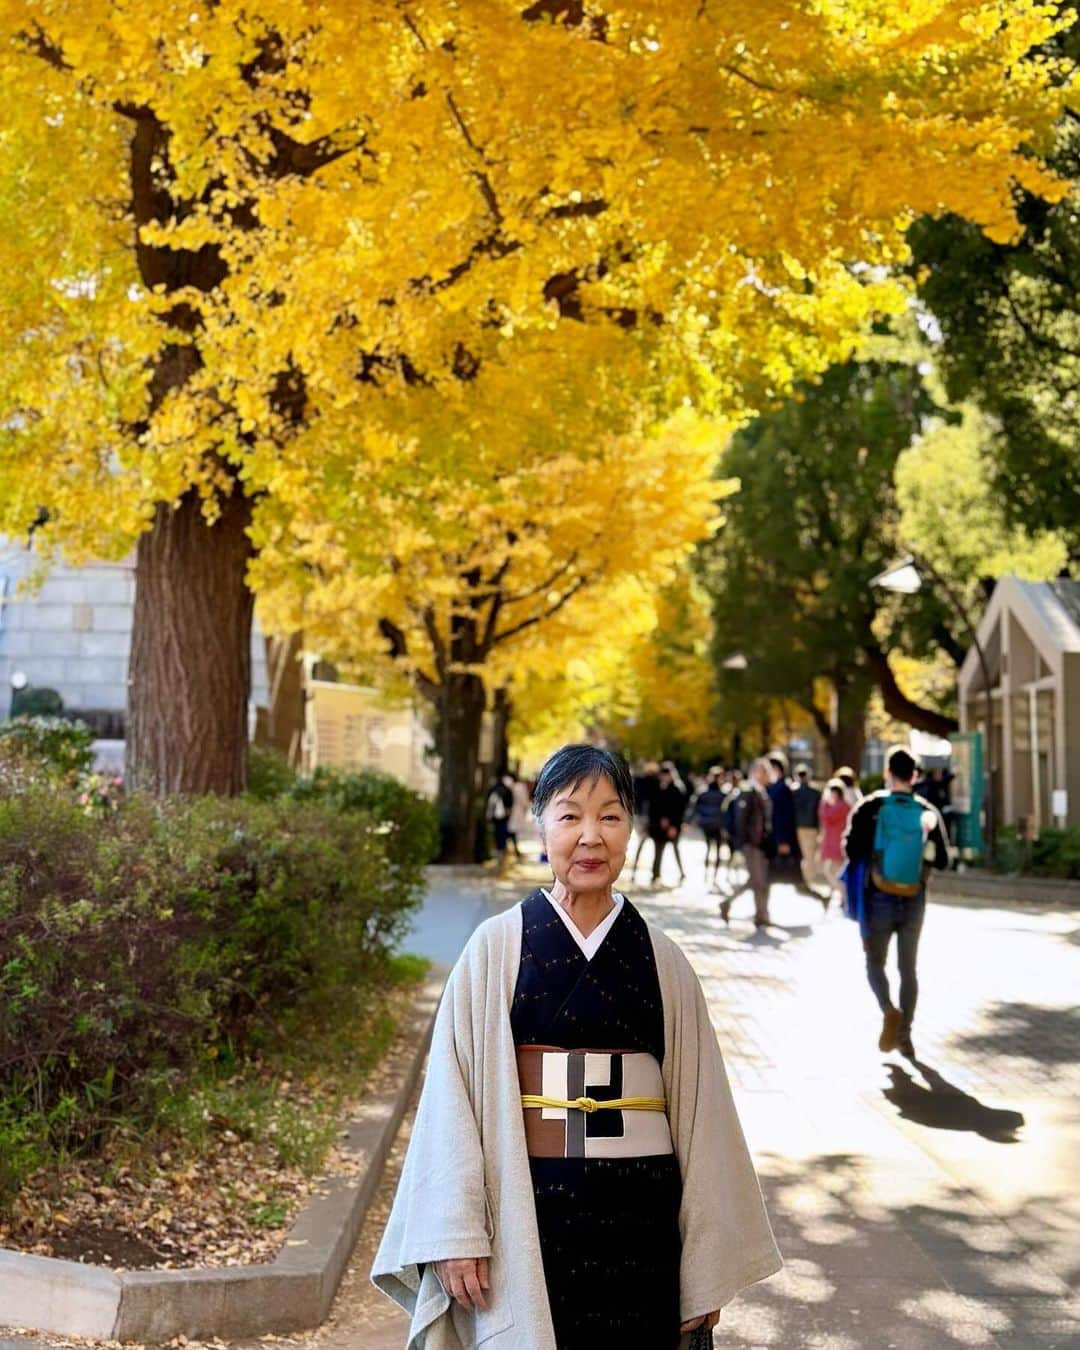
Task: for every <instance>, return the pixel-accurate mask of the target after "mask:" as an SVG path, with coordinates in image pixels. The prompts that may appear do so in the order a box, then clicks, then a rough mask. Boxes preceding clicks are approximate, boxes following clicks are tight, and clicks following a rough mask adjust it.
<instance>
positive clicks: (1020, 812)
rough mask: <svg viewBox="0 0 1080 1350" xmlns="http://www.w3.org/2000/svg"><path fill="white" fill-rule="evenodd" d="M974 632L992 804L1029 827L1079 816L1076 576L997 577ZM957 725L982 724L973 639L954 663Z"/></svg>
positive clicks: (1076, 820) (1079, 598)
mask: <svg viewBox="0 0 1080 1350" xmlns="http://www.w3.org/2000/svg"><path fill="white" fill-rule="evenodd" d="M979 641H980V644H981V646H982V648H983V651H984V652H985V654H986V671H987V674H988V676H989V682H990V699H989V703H990V706H991V707H992V709H993V714H992V718H993V725H992V727H991V728H990V737H991V741H990V748H991V762H992V763H993V766H994V784H993V790H994V813H995V819H996V821H997V823H998V825H999V826H1010V825H1011V826H1016V827H1018V828H1019V829H1021V830H1022V831H1023V832H1025V833H1027V834H1028V835H1034V834H1037V833H1038V831H1039V830H1041V829H1045V828H1046V827H1049V826H1056V827H1064V826H1080V582H1077V581H1071V580H1067V579H1059V580H1056V581H1021V580H1019V578H1017V577H1012V576H1010V577H1003V578H1002V579H1001V580H1000V581H999V582H998V584H997V586H996V587H995V589H994V594H993V596H992V597H991V599H990V603H989V605H988V606H987V610H986V613H985V615H984V616H983V620H982V623H981V624H980V625H979ZM959 685H960V725H961V728H962V729H963V730H965V731H978V732H981V733H982V734H983V737H984V741H985V736H986V732H987V726H986V723H987V697H986V681H985V679H984V675H983V669H982V662H981V661H980V660H979V657H978V653H977V651H976V650H975V648H974V647H972V649H971V650H970V651H969V652H968V654H967V657H966V659H965V661H964V663H963V665H962V666H961V668H960V680H959Z"/></svg>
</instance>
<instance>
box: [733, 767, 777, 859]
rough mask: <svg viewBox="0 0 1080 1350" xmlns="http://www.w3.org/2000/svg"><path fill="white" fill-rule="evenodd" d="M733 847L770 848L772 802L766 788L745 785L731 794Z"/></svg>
mask: <svg viewBox="0 0 1080 1350" xmlns="http://www.w3.org/2000/svg"><path fill="white" fill-rule="evenodd" d="M728 814H729V816H730V820H731V825H730V833H731V843H732V847H733V848H736V849H744V848H748V847H749V848H761V849H766V850H768V848H769V847H770V841H771V836H772V802H771V801H770V800H769V797H768V794H767V793H766V792H765V790H764V788H759V787H758V786H757V785H756V784H755V783H745V784H744V785H743V786H742V787H741V788H740V789H739V790H738V792H733V793H732V794H731V799H730V805H729V812H728Z"/></svg>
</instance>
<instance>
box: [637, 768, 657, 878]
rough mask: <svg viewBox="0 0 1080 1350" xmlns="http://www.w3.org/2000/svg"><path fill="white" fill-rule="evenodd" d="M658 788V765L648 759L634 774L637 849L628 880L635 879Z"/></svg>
mask: <svg viewBox="0 0 1080 1350" xmlns="http://www.w3.org/2000/svg"><path fill="white" fill-rule="evenodd" d="M659 790H660V765H659V764H657V763H656V762H655V761H654V760H648V761H647V762H646V763H645V765H644V766H643V768H642V770H641V772H640V773H639V774H635V775H634V833H635V834H636V835H637V840H638V842H637V849H636V850H635V852H634V865H633V867H631V869H630V880H631V881H636V880H637V869H638V863H639V862H640V860H641V850H642V849H643V848H644V847H645V841H646V839H648V838H649V821H650V818H651V816H652V803H653V798H654V797H655V796H656V794H657V792H658V791H659Z"/></svg>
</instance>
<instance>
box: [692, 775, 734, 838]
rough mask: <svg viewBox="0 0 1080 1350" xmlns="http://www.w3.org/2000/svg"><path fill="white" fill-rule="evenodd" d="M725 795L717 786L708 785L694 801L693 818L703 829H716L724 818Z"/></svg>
mask: <svg viewBox="0 0 1080 1350" xmlns="http://www.w3.org/2000/svg"><path fill="white" fill-rule="evenodd" d="M726 801H727V798H726V796H725V795H724V793H723V792H721V790H720V789H719V788H718V787H715V786H714V787H708V788H706V789H705V791H704V792H703V793H702V794H701V795H700V797H698V799H697V801H696V802H695V803H694V820H695V821H696V822H697V824H698V825H700V826H701V828H702V829H703V830H718V829H719V828H720V825H721V823H722V822H723V819H724V803H725V802H726Z"/></svg>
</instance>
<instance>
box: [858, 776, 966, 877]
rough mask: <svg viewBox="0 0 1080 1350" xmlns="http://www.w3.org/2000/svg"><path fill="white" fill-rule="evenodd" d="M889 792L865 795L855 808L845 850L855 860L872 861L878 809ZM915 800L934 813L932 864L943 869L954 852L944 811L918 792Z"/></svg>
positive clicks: (931, 833)
mask: <svg viewBox="0 0 1080 1350" xmlns="http://www.w3.org/2000/svg"><path fill="white" fill-rule="evenodd" d="M888 795H889V793H888V790H887V789H886V788H882V790H881V791H880V792H874V793H872V794H871V795H870V796H869V797H864V798H863V799H862V801H861V802H860V803H859V804H858V806H857V807H856V808H855V810H854V811H852V813H851V819H850V820H849V821H848V827H847V833H846V834H845V835H844V852H845V853H846V854H847V856H848V857H849V858H850V859H851V861H852V862H867V863H868V862H871V861H872V859H873V856H874V834H875V832H876V830H877V818H878V812H879V811H880V810H881V805H882V803H883V802H884V801H885V799H886V797H888ZM915 800H916V801H917V802H918V803H919V805H920V806H922V807H924V808H925V809H926V810H927V811H932V812H933V814H934V828H933V829H932V830H931V831H930V841H931V842H932V843H933V845H934V857H933V859H932V861H931V862H930V866H931V867H936V868H937V869H938V871H942V872H943V871H944V870H945V868H947V867H948V865H949V862H950V854H949V842H948V836H947V835H946V833H945V825H944V822H943V821H942V819H941V813H940V811H938V809H937V807H936V806H934V804H933V802H928V801H927V800H926V798H925V797H920V796H918V795H917V794H916V796H915Z"/></svg>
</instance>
